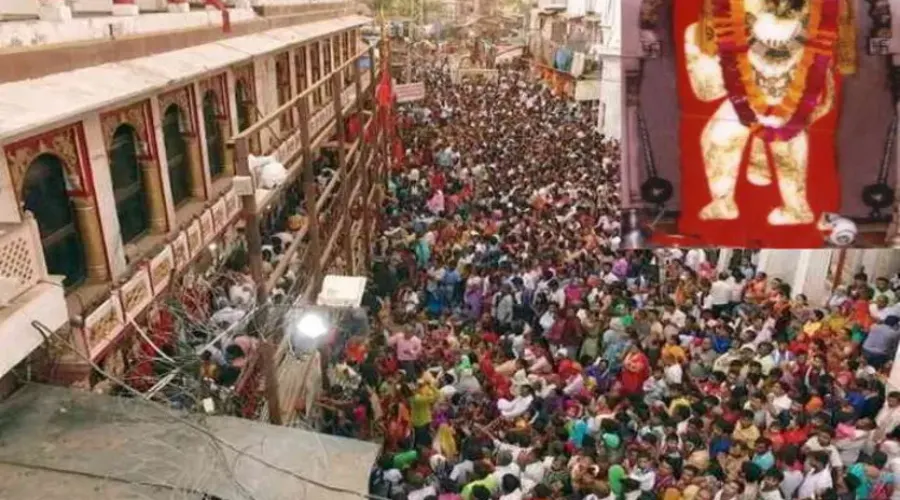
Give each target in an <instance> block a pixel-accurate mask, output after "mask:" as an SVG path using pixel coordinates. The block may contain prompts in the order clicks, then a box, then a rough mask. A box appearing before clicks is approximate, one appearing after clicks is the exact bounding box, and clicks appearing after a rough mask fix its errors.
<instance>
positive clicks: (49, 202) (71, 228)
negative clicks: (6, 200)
mask: <svg viewBox="0 0 900 500" xmlns="http://www.w3.org/2000/svg"><path fill="white" fill-rule="evenodd" d="M22 200H23V201H24V205H25V210H28V211H30V212H31V213H33V214H34V217H35V219H36V220H37V223H38V227H39V228H40V232H41V245H42V246H43V247H44V259H45V260H46V261H47V270H48V271H50V274H59V275H63V276H65V277H66V279H65V281H64V282H63V283H64V285H65V286H66V287H67V288H68V287H71V286H74V285H77V284H78V283H81V282H82V281H83V280H84V278H85V275H86V269H85V266H84V246H83V244H82V241H81V235H80V234H79V232H78V226H77V224H76V220H75V211H74V210H73V209H72V202H71V200H69V195H68V193H66V178H65V169H64V168H63V163H62V160H60V159H59V158H58V157H56V156H54V155H51V154H43V155H41V156H39V157H37V158H35V159H34V161H33V162H31V165H30V166H29V167H28V171H27V172H26V173H25V181H24V183H23V186H22Z"/></svg>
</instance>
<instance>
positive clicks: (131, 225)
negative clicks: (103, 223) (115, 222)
mask: <svg viewBox="0 0 900 500" xmlns="http://www.w3.org/2000/svg"><path fill="white" fill-rule="evenodd" d="M137 151H138V149H137V134H136V133H135V131H134V129H133V128H132V127H131V126H130V125H121V126H119V128H117V129H116V132H115V133H114V134H113V137H112V146H111V147H110V151H109V170H110V174H111V176H112V184H113V195H114V197H115V199H116V213H117V214H118V216H119V230H120V231H121V233H122V241H123V242H124V243H129V242H131V241H133V240H134V239H135V238H137V237H138V236H140V235H142V234H144V233H145V232H146V231H147V229H149V228H150V212H149V210H148V208H147V193H146V192H145V190H144V184H143V179H142V176H141V164H140V161H139V160H138V155H137Z"/></svg>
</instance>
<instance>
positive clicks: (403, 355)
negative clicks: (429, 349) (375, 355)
mask: <svg viewBox="0 0 900 500" xmlns="http://www.w3.org/2000/svg"><path fill="white" fill-rule="evenodd" d="M388 344H389V345H392V346H394V347H395V348H396V353H397V360H398V361H399V362H400V366H401V367H402V369H403V371H404V372H405V373H406V376H407V377H408V378H409V379H410V380H415V379H417V378H418V361H419V356H420V355H421V354H422V339H420V338H419V337H416V336H415V335H414V334H413V331H412V329H411V328H409V327H403V329H402V331H400V332H399V333H396V334H394V335H393V336H391V338H390V339H389V340H388Z"/></svg>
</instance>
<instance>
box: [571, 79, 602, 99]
mask: <svg viewBox="0 0 900 500" xmlns="http://www.w3.org/2000/svg"><path fill="white" fill-rule="evenodd" d="M575 100H576V101H599V100H600V80H578V81H577V82H576V83H575Z"/></svg>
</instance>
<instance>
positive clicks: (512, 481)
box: [501, 474, 521, 494]
mask: <svg viewBox="0 0 900 500" xmlns="http://www.w3.org/2000/svg"><path fill="white" fill-rule="evenodd" d="M519 486H521V483H520V482H519V478H517V477H516V476H514V475H512V474H504V475H503V479H501V487H502V488H503V493H504V494H510V493H512V492H514V491H516V490H517V489H519Z"/></svg>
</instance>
